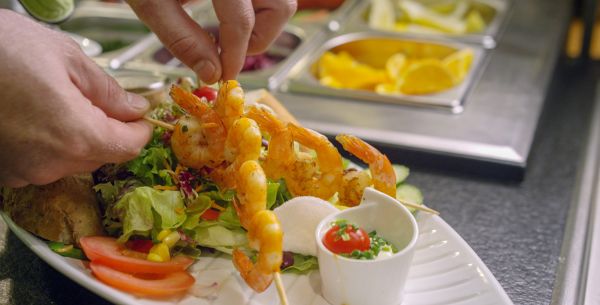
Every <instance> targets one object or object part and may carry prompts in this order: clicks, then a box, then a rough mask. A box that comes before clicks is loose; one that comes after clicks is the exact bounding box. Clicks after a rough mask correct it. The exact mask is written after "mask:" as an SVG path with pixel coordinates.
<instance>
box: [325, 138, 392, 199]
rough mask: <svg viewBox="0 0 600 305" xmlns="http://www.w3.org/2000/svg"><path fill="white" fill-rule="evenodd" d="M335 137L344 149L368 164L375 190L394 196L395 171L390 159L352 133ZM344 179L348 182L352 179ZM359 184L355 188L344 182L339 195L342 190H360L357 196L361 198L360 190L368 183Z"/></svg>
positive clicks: (341, 193)
mask: <svg viewBox="0 0 600 305" xmlns="http://www.w3.org/2000/svg"><path fill="white" fill-rule="evenodd" d="M335 139H336V140H337V141H338V142H340V144H342V147H343V148H344V150H346V151H347V152H349V153H351V154H353V155H354V156H356V157H357V158H359V159H360V160H361V161H363V162H365V163H367V164H368V165H369V169H370V171H371V177H372V178H371V179H372V184H373V186H374V187H375V189H376V190H378V191H381V192H383V193H385V194H387V195H389V196H391V197H393V198H396V172H395V171H394V168H393V167H392V164H391V163H390V160H389V159H388V158H387V157H386V156H385V155H384V154H382V153H381V152H380V151H379V150H377V149H376V148H375V147H373V146H371V145H369V144H368V143H366V142H364V141H363V140H361V139H360V138H358V137H356V136H353V135H344V134H341V135H338V136H337V137H335ZM345 181H346V182H348V181H352V180H345ZM361 184H362V185H361V186H360V188H356V185H354V184H353V183H346V184H344V186H343V187H342V188H343V190H342V191H341V192H340V195H343V193H344V192H349V191H354V192H360V196H358V198H362V192H363V190H364V188H365V187H366V186H368V185H364V184H365V183H364V182H363V183H361ZM369 184H371V183H369ZM348 189H350V190H348ZM355 197H356V196H355Z"/></svg>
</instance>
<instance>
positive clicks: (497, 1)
mask: <svg viewBox="0 0 600 305" xmlns="http://www.w3.org/2000/svg"><path fill="white" fill-rule="evenodd" d="M474 2H477V3H479V4H481V5H486V6H488V7H490V8H492V9H494V10H495V14H494V16H493V18H492V20H491V22H490V23H489V24H488V26H487V27H486V29H485V31H484V32H482V33H473V34H464V35H453V34H442V33H439V34H438V33H425V32H424V33H411V32H400V31H385V30H378V29H373V28H371V27H370V26H369V24H368V23H367V20H366V16H367V14H368V12H369V9H370V4H371V1H360V2H359V3H360V4H358V5H356V6H355V7H354V8H353V9H352V11H351V12H350V13H349V14H348V16H347V17H348V18H347V19H346V20H343V22H342V24H344V25H345V27H344V29H343V31H345V32H358V31H366V30H370V31H376V32H386V33H392V34H398V35H402V36H403V37H414V38H440V37H446V38H452V39H456V40H458V41H462V42H465V43H471V44H478V45H481V46H483V47H484V48H486V49H493V48H495V47H496V44H497V42H498V36H499V35H500V33H501V30H502V29H503V25H504V23H505V21H506V19H507V16H508V13H509V8H510V2H509V0H475V1H474Z"/></svg>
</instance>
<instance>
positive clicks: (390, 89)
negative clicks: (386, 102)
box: [375, 83, 400, 94]
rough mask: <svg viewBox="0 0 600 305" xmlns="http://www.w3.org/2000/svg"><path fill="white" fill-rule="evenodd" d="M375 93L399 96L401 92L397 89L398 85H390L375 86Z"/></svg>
mask: <svg viewBox="0 0 600 305" xmlns="http://www.w3.org/2000/svg"><path fill="white" fill-rule="evenodd" d="M375 92H377V93H379V94H398V93H400V91H398V89H397V88H396V85H394V84H390V83H384V84H379V85H377V86H375Z"/></svg>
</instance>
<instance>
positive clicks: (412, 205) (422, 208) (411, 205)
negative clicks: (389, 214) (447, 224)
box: [396, 198, 440, 215]
mask: <svg viewBox="0 0 600 305" xmlns="http://www.w3.org/2000/svg"><path fill="white" fill-rule="evenodd" d="M396 199H397V200H398V201H399V202H400V203H402V204H403V205H404V206H406V207H409V208H413V209H416V210H419V211H423V212H427V213H431V214H435V215H440V212H438V211H436V210H434V209H432V208H428V207H427V206H425V205H422V204H415V203H412V202H408V201H404V200H400V199H398V198H396Z"/></svg>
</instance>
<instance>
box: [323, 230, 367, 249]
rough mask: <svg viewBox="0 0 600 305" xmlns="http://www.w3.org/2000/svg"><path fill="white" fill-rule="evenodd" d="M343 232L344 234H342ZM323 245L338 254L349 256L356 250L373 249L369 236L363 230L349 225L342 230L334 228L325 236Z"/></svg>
mask: <svg viewBox="0 0 600 305" xmlns="http://www.w3.org/2000/svg"><path fill="white" fill-rule="evenodd" d="M341 230H343V232H340V231H341ZM323 245H324V246H325V247H327V249H329V250H330V251H331V252H333V253H336V254H349V253H352V251H354V250H359V251H366V250H369V248H371V240H370V239H369V234H367V232H366V231H365V230H363V229H362V228H358V227H356V226H352V225H348V226H345V228H343V229H341V228H340V226H338V225H334V226H332V227H331V228H330V229H329V230H328V231H327V232H326V233H325V236H323Z"/></svg>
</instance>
